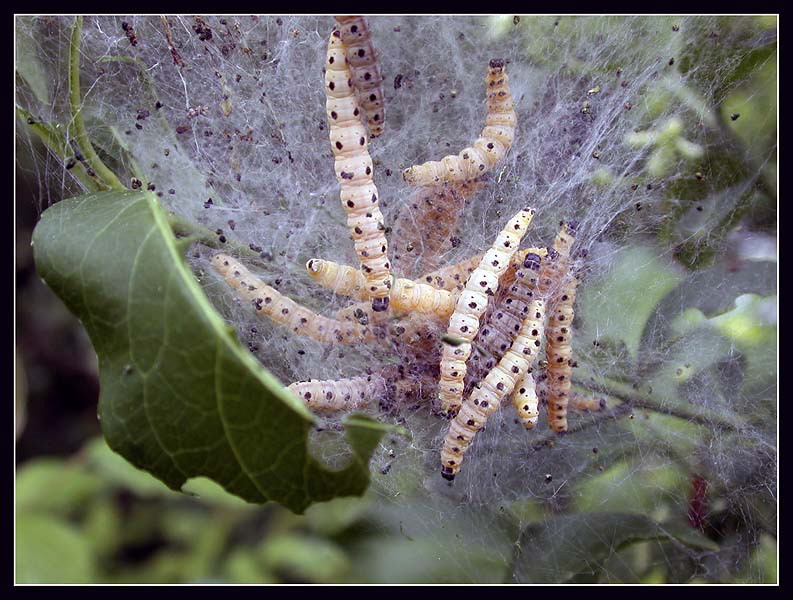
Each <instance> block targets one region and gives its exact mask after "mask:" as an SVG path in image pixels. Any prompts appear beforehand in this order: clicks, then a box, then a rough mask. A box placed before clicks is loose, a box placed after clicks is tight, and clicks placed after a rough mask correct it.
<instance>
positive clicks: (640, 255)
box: [578, 246, 681, 360]
mask: <svg viewBox="0 0 793 600" xmlns="http://www.w3.org/2000/svg"><path fill="white" fill-rule="evenodd" d="M680 281H681V277H680V275H679V274H678V273H676V272H675V271H674V270H673V269H672V268H671V267H670V266H668V265H666V264H664V263H663V262H661V261H660V260H658V259H657V258H656V252H654V251H652V250H651V249H649V248H645V247H639V246H635V247H631V248H626V249H624V250H622V251H620V252H619V253H618V254H617V257H616V258H615V260H614V265H613V268H612V270H611V272H610V273H609V274H608V275H607V276H606V277H604V278H603V279H602V280H601V281H599V282H597V283H596V284H594V285H591V286H587V287H586V288H585V289H584V290H583V291H582V292H581V296H580V298H579V300H578V306H579V307H580V308H579V310H578V313H579V315H580V317H581V321H582V322H583V328H582V330H581V335H580V339H581V340H582V341H581V342H580V343H581V344H582V345H584V346H591V344H592V340H595V339H597V340H600V341H603V340H608V339H611V340H614V341H616V342H620V341H621V342H623V343H624V344H625V346H626V347H627V349H628V352H629V353H630V355H631V357H632V358H633V359H634V360H635V359H636V355H637V351H638V349H639V341H640V340H641V337H642V332H643V331H644V326H645V324H646V323H647V319H649V318H650V315H651V314H652V313H653V311H654V310H655V308H656V306H657V304H658V303H659V302H660V301H661V299H662V298H663V297H664V296H666V294H667V293H669V291H671V290H672V289H673V288H675V287H676V286H677V285H678V284H679V283H680ZM615 307H619V310H615Z"/></svg>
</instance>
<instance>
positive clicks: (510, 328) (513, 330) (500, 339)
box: [466, 253, 541, 390]
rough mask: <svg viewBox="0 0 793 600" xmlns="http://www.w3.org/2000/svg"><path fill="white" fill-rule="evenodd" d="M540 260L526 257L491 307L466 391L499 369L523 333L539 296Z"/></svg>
mask: <svg viewBox="0 0 793 600" xmlns="http://www.w3.org/2000/svg"><path fill="white" fill-rule="evenodd" d="M540 260H541V258H540V255H538V254H531V253H527V254H526V255H525V256H524V257H523V262H522V263H521V266H520V268H518V269H517V270H516V271H515V274H514V279H513V281H512V283H511V284H508V285H506V286H505V287H503V288H502V290H503V291H499V293H498V296H497V298H496V301H495V302H494V303H493V305H492V306H489V307H488V310H487V312H486V313H485V318H484V319H483V321H482V323H483V324H482V328H481V329H480V330H479V334H478V335H477V336H476V339H475V340H474V341H475V343H476V345H477V347H478V348H479V349H481V350H483V352H482V353H479V352H477V353H474V355H473V356H472V357H471V361H470V364H469V365H468V367H469V369H468V381H467V383H466V389H467V390H470V389H471V388H473V386H474V385H476V384H477V383H479V381H480V380H481V379H482V377H484V375H485V374H486V373H487V372H488V371H490V369H492V368H493V367H494V366H495V365H496V363H497V362H498V361H499V360H500V359H501V357H502V356H504V353H505V352H506V351H507V350H509V347H510V346H511V345H512V341H513V340H514V338H515V336H516V335H517V334H518V331H520V328H521V326H522V324H523V320H524V319H525V318H526V315H527V314H528V311H529V304H530V303H531V301H532V300H534V299H535V296H536V292H537V278H538V276H539V268H540ZM513 264H514V261H513Z"/></svg>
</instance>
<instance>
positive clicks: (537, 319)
mask: <svg viewBox="0 0 793 600" xmlns="http://www.w3.org/2000/svg"><path fill="white" fill-rule="evenodd" d="M544 310H545V307H544V301H543V300H532V301H531V302H530V303H529V314H527V315H526V318H525V319H524V321H523V324H522V326H521V329H520V331H519V332H518V335H517V337H516V338H515V341H514V342H513V343H512V346H511V347H510V349H509V350H508V351H507V353H506V354H505V355H504V356H503V357H502V358H501V360H500V361H499V362H498V364H497V365H496V366H495V367H494V368H493V369H492V370H491V371H490V372H489V373H488V374H487V377H485V379H484V381H483V382H482V383H481V384H480V385H479V386H476V387H475V388H474V390H473V392H472V393H471V395H470V396H469V397H468V399H466V401H465V402H463V405H462V408H460V412H459V413H457V416H456V417H455V418H454V420H453V421H452V423H451V425H450V426H449V432H448V433H447V434H446V437H445V438H444V440H443V448H442V449H441V475H442V476H443V477H444V479H448V480H450V481H451V480H452V479H454V477H455V475H457V473H458V472H459V470H460V465H461V463H462V461H463V457H464V456H465V452H466V450H467V449H468V447H469V446H470V445H471V443H472V442H473V439H474V436H476V433H477V432H478V431H479V430H480V429H482V427H484V425H485V423H486V422H487V419H488V417H489V416H490V415H492V414H493V413H495V412H496V411H498V409H499V408H500V407H501V402H502V401H503V400H504V398H505V397H506V396H508V395H509V394H511V393H512V391H513V389H514V388H515V384H516V383H517V381H518V380H522V379H523V377H524V376H525V375H526V373H528V372H529V370H530V369H531V366H532V365H533V364H534V361H535V360H536V359H537V356H538V355H539V353H540V349H541V347H542V344H541V342H540V340H541V339H542V335H543V314H544ZM524 412H527V411H524Z"/></svg>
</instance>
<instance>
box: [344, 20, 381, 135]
mask: <svg viewBox="0 0 793 600" xmlns="http://www.w3.org/2000/svg"><path fill="white" fill-rule="evenodd" d="M336 21H338V23H339V25H341V39H342V42H344V45H345V46H346V47H347V62H348V63H349V65H350V71H352V76H353V85H355V91H356V92H357V94H358V99H359V100H360V105H361V107H362V108H363V112H364V114H365V115H366V122H367V125H368V127H369V137H370V138H376V137H377V136H379V135H380V134H381V133H383V127H384V126H385V106H384V96H383V77H382V76H381V75H380V69H379V68H378V67H377V54H376V53H375V51H374V47H373V46H372V38H371V34H370V32H369V28H368V27H367V25H366V19H364V18H363V17H336Z"/></svg>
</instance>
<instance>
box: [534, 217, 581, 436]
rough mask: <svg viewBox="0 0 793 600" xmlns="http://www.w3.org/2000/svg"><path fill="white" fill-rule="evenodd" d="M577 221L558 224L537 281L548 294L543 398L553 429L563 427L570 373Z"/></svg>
mask: <svg viewBox="0 0 793 600" xmlns="http://www.w3.org/2000/svg"><path fill="white" fill-rule="evenodd" d="M576 229H577V223H575V222H574V221H571V222H569V223H566V224H564V223H563V224H562V229H561V230H560V231H559V233H558V234H557V236H556V239H555V240H554V245H553V249H554V254H555V255H556V256H555V258H554V260H551V261H547V262H546V263H543V269H542V271H541V273H540V285H541V288H542V290H543V291H544V292H545V294H546V295H547V297H548V327H547V331H546V336H547V337H546V343H545V354H546V361H547V362H548V368H547V380H546V394H547V395H546V398H547V403H548V424H549V425H550V427H551V429H552V430H553V431H555V432H557V433H562V432H565V431H567V405H568V401H569V396H570V378H571V376H572V365H571V364H570V361H571V359H572V347H571V345H570V340H571V336H572V323H573V317H574V311H573V305H574V303H575V290H576V285H577V283H578V279H577V278H576V277H575V276H573V274H572V273H571V272H570V248H571V246H572V245H573V242H574V241H575V237H574V235H575V230H576Z"/></svg>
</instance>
